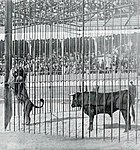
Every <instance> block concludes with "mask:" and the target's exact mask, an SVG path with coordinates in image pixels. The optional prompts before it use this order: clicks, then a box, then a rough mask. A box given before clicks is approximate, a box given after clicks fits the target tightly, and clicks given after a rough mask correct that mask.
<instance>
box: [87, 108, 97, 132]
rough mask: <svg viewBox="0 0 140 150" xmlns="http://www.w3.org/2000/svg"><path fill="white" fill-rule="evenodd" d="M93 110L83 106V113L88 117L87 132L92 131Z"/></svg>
mask: <svg viewBox="0 0 140 150" xmlns="http://www.w3.org/2000/svg"><path fill="white" fill-rule="evenodd" d="M94 112H95V111H94V108H92V107H89V106H85V113H86V114H87V115H88V116H89V130H90V131H92V130H93V119H94V115H95V114H94Z"/></svg>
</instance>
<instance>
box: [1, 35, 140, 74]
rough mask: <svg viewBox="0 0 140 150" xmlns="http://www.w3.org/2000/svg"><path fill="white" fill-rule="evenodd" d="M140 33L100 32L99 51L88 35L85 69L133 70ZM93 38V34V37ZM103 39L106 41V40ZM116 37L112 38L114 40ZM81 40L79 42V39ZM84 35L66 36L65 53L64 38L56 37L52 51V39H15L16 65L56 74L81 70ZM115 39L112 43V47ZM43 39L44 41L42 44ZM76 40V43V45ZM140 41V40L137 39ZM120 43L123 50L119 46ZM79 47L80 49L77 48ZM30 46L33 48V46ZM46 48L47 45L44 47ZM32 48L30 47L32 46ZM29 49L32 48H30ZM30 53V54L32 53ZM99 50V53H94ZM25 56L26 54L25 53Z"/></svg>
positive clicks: (2, 47)
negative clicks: (90, 46) (77, 36)
mask: <svg viewBox="0 0 140 150" xmlns="http://www.w3.org/2000/svg"><path fill="white" fill-rule="evenodd" d="M138 36H139V37H140V35H137V34H135V33H134V34H132V35H131V37H130V36H129V39H131V43H130V41H128V36H126V35H121V43H120V35H113V36H107V37H104V36H100V37H98V39H97V51H98V53H96V52H95V43H94V42H95V41H94V38H93V39H92V41H91V44H92V48H91V49H90V52H89V37H85V55H84V72H85V73H96V72H98V73H104V72H105V73H111V72H115V73H117V72H118V71H121V72H128V71H129V72H132V71H135V70H136V69H137V68H136V66H137V63H138V62H137V60H139V58H138V57H137V56H138V54H137V49H138V46H139V45H135V44H134V43H135V41H136V40H137V37H138ZM90 39H91V38H90ZM104 39H105V40H106V42H104ZM112 39H113V40H112ZM78 40H79V42H78ZM81 41H82V38H79V39H77V43H75V38H71V39H68V38H67V39H65V40H64V53H63V54H62V49H61V48H62V47H61V41H58V40H57V39H53V41H52V52H51V54H50V51H49V44H50V43H49V40H48V39H47V40H46V41H45V40H32V41H30V42H29V41H25V40H19V41H17V40H15V41H13V47H14V49H13V52H14V59H16V60H18V61H15V65H17V64H18V65H22V66H23V65H24V66H25V68H28V70H29V71H30V72H32V73H33V74H34V73H35V72H36V73H41V74H44V73H47V74H49V73H50V72H52V73H53V74H69V73H75V74H78V73H81V72H82V61H83V59H82V47H81V46H82V44H81ZM112 41H113V47H112ZM40 43H41V45H39V44H40ZM76 44H77V45H76ZM138 44H139V43H138ZM120 45H121V52H120V49H119V47H120ZM76 47H77V50H76ZM30 48H31V49H30ZM45 48H46V49H45ZM29 49H30V50H29ZM29 51H30V52H29ZM29 53H30V54H29ZM95 53H96V54H95ZM3 56H4V41H2V40H1V41H0V58H1V62H0V72H3V71H4V69H3V64H4V61H3V60H4V57H3ZM25 56H26V57H25Z"/></svg>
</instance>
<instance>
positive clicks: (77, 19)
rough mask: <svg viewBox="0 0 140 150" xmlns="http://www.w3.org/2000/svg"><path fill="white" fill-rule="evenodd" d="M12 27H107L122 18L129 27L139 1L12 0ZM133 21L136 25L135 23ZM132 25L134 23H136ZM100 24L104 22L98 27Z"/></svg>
mask: <svg viewBox="0 0 140 150" xmlns="http://www.w3.org/2000/svg"><path fill="white" fill-rule="evenodd" d="M5 1H6V0H0V25H4V11H5ZM12 3H13V11H12V13H13V24H14V25H18V26H19V25H33V24H50V23H54V24H55V23H59V24H71V25H79V26H82V21H83V18H82V17H83V15H84V22H85V23H88V22H89V21H94V22H97V21H99V25H101V26H105V25H106V26H107V25H108V22H110V21H111V20H112V19H114V18H125V19H126V22H125V24H124V25H127V24H129V21H130V20H131V18H132V17H133V16H136V15H137V14H138V12H139V10H140V9H139V4H138V0H85V1H84V14H83V3H82V0H13V1H12ZM135 21H136V22H135ZM135 21H134V23H135V25H136V24H137V20H135ZM100 22H103V23H101V24H100Z"/></svg>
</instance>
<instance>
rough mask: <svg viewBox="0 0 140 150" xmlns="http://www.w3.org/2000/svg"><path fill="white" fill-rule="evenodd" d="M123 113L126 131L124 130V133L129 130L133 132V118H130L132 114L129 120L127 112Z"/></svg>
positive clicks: (123, 111)
mask: <svg viewBox="0 0 140 150" xmlns="http://www.w3.org/2000/svg"><path fill="white" fill-rule="evenodd" d="M121 112H122V115H123V118H124V120H125V130H124V132H127V131H128V130H131V116H130V113H129V118H127V111H126V110H122V111H121ZM128 119H129V120H128ZM127 123H128V124H127Z"/></svg>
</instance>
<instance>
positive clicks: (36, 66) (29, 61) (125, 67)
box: [15, 52, 136, 75]
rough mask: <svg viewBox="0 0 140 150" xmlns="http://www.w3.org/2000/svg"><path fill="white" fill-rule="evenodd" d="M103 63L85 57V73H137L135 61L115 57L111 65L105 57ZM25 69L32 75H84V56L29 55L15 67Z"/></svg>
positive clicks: (87, 56)
mask: <svg viewBox="0 0 140 150" xmlns="http://www.w3.org/2000/svg"><path fill="white" fill-rule="evenodd" d="M101 58H103V59H102V60H101V61H99V60H98V57H96V56H94V55H91V56H89V55H85V57H84V59H85V60H84V62H85V63H84V73H104V72H105V73H112V72H114V73H117V72H118V71H121V72H128V71H129V72H134V71H136V70H135V69H136V61H135V59H132V58H131V59H128V58H123V59H122V60H121V61H120V60H119V56H116V57H115V56H113V57H112V58H107V59H110V64H107V61H106V60H105V61H104V56H103V57H101ZM17 65H18V66H21V67H24V68H25V69H26V70H28V71H30V72H31V73H32V74H35V73H36V74H49V73H50V72H51V73H53V74H59V75H60V74H70V73H74V74H79V73H82V56H81V54H80V53H78V54H75V53H70V55H68V54H67V53H66V54H65V55H64V57H62V56H60V55H57V54H56V52H54V53H53V54H52V55H51V57H48V58H31V56H29V55H28V57H27V58H25V59H18V58H17V59H16V60H15V66H17Z"/></svg>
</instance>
